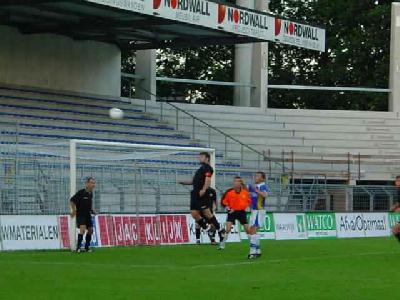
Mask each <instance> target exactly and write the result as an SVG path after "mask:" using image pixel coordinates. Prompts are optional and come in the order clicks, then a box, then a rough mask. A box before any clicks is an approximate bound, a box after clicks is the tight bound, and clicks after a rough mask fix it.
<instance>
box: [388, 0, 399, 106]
mask: <svg viewBox="0 0 400 300" xmlns="http://www.w3.org/2000/svg"><path fill="white" fill-rule="evenodd" d="M391 19H392V25H391V39H390V75H389V88H390V96H389V111H393V112H397V113H399V112H400V3H395V2H394V3H392V18H391Z"/></svg>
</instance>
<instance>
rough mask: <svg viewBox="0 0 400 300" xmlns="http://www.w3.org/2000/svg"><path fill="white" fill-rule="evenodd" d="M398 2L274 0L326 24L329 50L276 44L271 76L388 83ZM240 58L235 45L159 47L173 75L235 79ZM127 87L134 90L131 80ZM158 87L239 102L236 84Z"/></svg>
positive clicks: (312, 96)
mask: <svg viewBox="0 0 400 300" xmlns="http://www.w3.org/2000/svg"><path fill="white" fill-rule="evenodd" d="M230 2H232V1H230ZM391 2H392V1H388V0H376V1H371V0H358V1H347V0H335V1H331V0H308V1H297V0H271V1H270V9H271V12H273V13H275V14H277V15H282V16H283V17H287V18H290V19H294V20H298V21H301V22H306V23H311V24H322V25H325V26H326V32H327V51H326V52H325V53H320V52H316V51H312V50H307V49H300V48H296V47H291V46H287V45H281V44H276V43H270V47H269V61H270V65H269V81H270V83H271V84H293V85H294V84H303V85H320V86H354V87H360V86H362V87H380V88H386V87H387V86H388V80H389V79H388V77H389V51H390V9H391ZM123 57H124V61H123V68H124V70H129V71H133V70H134V66H133V65H134V56H133V55H132V53H128V54H124V55H123ZM233 61H234V47H233V46H212V47H203V48H195V49H179V50H173V49H164V50H159V51H158V54H157V73H158V76H166V77H176V78H190V79H204V80H219V81H233ZM123 91H124V92H126V91H127V88H126V85H125V87H124V90H123ZM157 93H158V95H160V96H162V97H170V98H171V96H172V97H178V98H179V99H182V100H184V101H191V102H196V103H207V104H223V105H229V104H232V103H233V89H232V88H230V87H221V86H199V85H192V86H191V85H184V84H170V83H165V82H160V83H158V87H157ZM269 106H270V107H278V108H308V109H356V110H387V94H376V93H374V94H371V93H337V92H317V91H294V90H270V91H269Z"/></svg>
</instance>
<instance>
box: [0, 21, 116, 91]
mask: <svg viewBox="0 0 400 300" xmlns="http://www.w3.org/2000/svg"><path fill="white" fill-rule="evenodd" d="M0 83H5V84H13V85H21V86H33V87H39V88H48V89H55V90H66V91H74V92H80V93H90V94H99V95H109V96H120V87H121V52H120V50H119V49H118V47H116V46H115V45H111V44H106V43H99V42H94V41H75V40H73V39H71V38H68V37H64V36H59V35H52V34H40V35H39V34H37V35H22V34H21V33H19V31H18V30H17V29H15V28H12V27H6V26H0Z"/></svg>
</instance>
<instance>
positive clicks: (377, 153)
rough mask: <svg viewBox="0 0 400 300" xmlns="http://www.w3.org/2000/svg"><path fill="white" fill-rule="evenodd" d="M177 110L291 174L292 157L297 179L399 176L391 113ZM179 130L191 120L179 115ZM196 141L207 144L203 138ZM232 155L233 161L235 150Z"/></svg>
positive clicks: (396, 121)
mask: <svg viewBox="0 0 400 300" xmlns="http://www.w3.org/2000/svg"><path fill="white" fill-rule="evenodd" d="M143 102H144V101H142V100H134V101H133V103H134V104H135V105H137V106H138V107H140V105H142V107H143V105H144V104H143ZM176 105H177V106H178V107H179V108H181V109H183V110H185V111H188V112H189V113H191V114H193V115H195V116H196V117H198V118H200V119H203V120H205V121H206V122H208V123H209V124H211V125H213V126H215V127H218V128H219V129H221V130H223V131H225V132H226V133H228V134H231V135H234V136H235V137H237V138H238V139H239V140H241V141H242V142H244V143H246V144H248V145H250V146H252V147H253V148H255V149H257V150H259V151H265V153H269V154H270V155H271V157H273V158H275V159H276V160H279V159H280V158H281V157H282V155H284V156H285V159H286V161H285V163H286V165H287V166H288V167H290V168H291V167H292V166H291V161H290V157H289V156H290V155H292V153H293V161H294V168H293V169H294V170H295V172H296V174H302V175H304V176H307V174H308V175H309V176H312V175H313V174H317V173H319V174H324V173H325V174H327V175H328V177H331V178H335V179H345V180H346V179H348V168H349V165H350V168H351V173H352V176H355V177H357V179H358V175H359V173H361V177H362V178H361V179H365V180H392V179H393V176H394V175H395V174H396V173H397V174H398V173H400V167H397V166H396V163H395V162H396V161H397V160H398V159H399V158H400V157H399V156H400V130H399V129H400V118H399V116H398V114H396V113H392V112H358V111H318V110H315V111H314V110H295V109H270V108H269V109H267V110H265V109H262V108H249V107H246V108H244V107H227V106H209V105H199V104H196V105H191V104H181V103H179V104H176ZM146 108H147V111H149V112H153V113H157V112H158V111H159V104H158V103H155V102H149V101H148V102H147V104H146ZM163 115H164V117H165V120H168V121H170V122H173V121H174V120H175V118H176V116H175V112H174V111H173V110H170V111H164V112H163ZM179 128H180V129H181V130H184V131H187V132H190V131H191V130H192V129H191V128H192V120H191V118H190V117H189V116H187V115H181V116H180V125H179ZM196 137H197V138H199V139H200V140H205V139H206V138H207V137H206V134H205V133H203V134H198V135H197V136H196ZM221 144H222V142H221V143H220V145H219V146H222V145H221ZM231 150H232V152H235V151H236V154H233V156H235V155H236V156H237V151H238V149H235V148H234V147H231ZM282 152H284V154H282ZM349 154H350V156H351V157H350V159H348V156H349ZM359 155H360V157H361V159H360V163H358V161H357V160H358V156H359ZM391 159H392V161H391ZM359 169H361V170H359ZM360 171H361V172H360Z"/></svg>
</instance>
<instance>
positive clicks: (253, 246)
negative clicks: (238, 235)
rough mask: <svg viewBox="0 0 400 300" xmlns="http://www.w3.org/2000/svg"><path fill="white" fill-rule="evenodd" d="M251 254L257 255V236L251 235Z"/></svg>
mask: <svg viewBox="0 0 400 300" xmlns="http://www.w3.org/2000/svg"><path fill="white" fill-rule="evenodd" d="M249 240H250V254H257V235H256V234H249Z"/></svg>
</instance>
